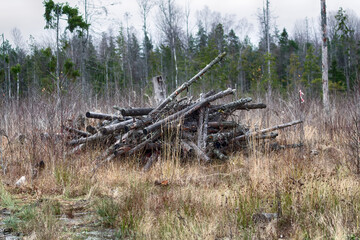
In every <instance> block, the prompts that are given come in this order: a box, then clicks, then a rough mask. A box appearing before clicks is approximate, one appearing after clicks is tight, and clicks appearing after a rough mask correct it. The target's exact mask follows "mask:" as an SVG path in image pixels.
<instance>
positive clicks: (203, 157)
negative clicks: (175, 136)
mask: <svg viewBox="0 0 360 240" xmlns="http://www.w3.org/2000/svg"><path fill="white" fill-rule="evenodd" d="M185 142H186V143H187V144H188V145H190V147H192V148H193V149H194V152H195V154H196V155H197V156H198V158H199V159H201V160H203V161H204V162H206V163H208V162H210V158H209V156H208V155H206V153H205V152H204V151H203V150H201V149H200V148H199V147H198V146H197V145H196V144H195V143H194V142H192V141H185Z"/></svg>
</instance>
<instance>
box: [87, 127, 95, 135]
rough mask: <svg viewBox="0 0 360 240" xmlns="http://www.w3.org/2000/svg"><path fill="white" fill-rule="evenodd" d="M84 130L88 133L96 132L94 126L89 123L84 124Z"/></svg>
mask: <svg viewBox="0 0 360 240" xmlns="http://www.w3.org/2000/svg"><path fill="white" fill-rule="evenodd" d="M86 131H87V132H88V133H91V134H96V133H97V130H96V128H94V127H93V126H91V125H87V126H86Z"/></svg>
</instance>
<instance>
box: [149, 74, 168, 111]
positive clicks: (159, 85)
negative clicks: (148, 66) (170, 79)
mask: <svg viewBox="0 0 360 240" xmlns="http://www.w3.org/2000/svg"><path fill="white" fill-rule="evenodd" d="M152 84H153V87H154V99H155V101H156V104H160V103H161V102H162V101H164V100H165V98H166V95H167V93H166V84H165V80H164V79H163V77H162V76H161V75H159V76H156V77H153V78H152Z"/></svg>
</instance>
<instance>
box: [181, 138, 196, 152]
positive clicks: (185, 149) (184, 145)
mask: <svg viewBox="0 0 360 240" xmlns="http://www.w3.org/2000/svg"><path fill="white" fill-rule="evenodd" d="M180 146H181V149H182V150H183V152H185V153H187V154H191V153H192V152H193V151H194V150H193V148H192V147H191V146H190V145H189V144H188V143H187V142H186V141H184V140H183V139H181V140H180Z"/></svg>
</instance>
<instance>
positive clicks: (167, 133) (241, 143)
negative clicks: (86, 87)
mask: <svg viewBox="0 0 360 240" xmlns="http://www.w3.org/2000/svg"><path fill="white" fill-rule="evenodd" d="M224 56H225V53H222V54H220V55H219V56H218V57H217V58H215V59H214V60H213V61H212V62H211V63H209V64H208V65H207V66H206V67H205V68H204V69H202V70H201V71H200V72H199V73H198V74H196V75H195V76H194V77H193V78H191V79H190V80H189V81H187V82H185V83H184V84H182V85H181V86H180V87H178V88H177V89H176V90H175V91H174V92H172V93H171V94H170V95H169V96H168V97H166V98H165V99H163V100H162V101H161V102H160V104H159V105H158V106H157V107H155V108H130V109H129V108H121V107H118V106H114V109H115V110H117V111H118V113H117V114H105V113H95V112H87V113H86V117H87V118H92V119H98V120H99V123H98V124H97V126H91V125H88V126H87V127H86V131H84V130H80V129H77V128H74V127H66V126H64V130H66V131H68V132H69V133H71V134H72V136H73V139H71V140H70V141H69V142H68V143H67V145H68V146H69V147H71V149H70V150H69V151H68V154H74V153H76V152H79V151H82V150H84V149H86V147H87V146H94V145H102V146H105V150H104V152H103V153H102V155H101V156H100V157H99V159H98V165H102V164H103V163H106V162H108V161H111V160H113V159H115V158H121V157H125V156H134V155H136V154H139V156H143V159H144V163H145V167H144V168H145V169H149V167H150V166H151V164H152V163H153V162H154V161H155V160H156V159H157V156H158V155H159V154H160V153H161V151H162V150H164V148H166V145H167V144H169V143H170V144H171V146H172V149H173V150H176V151H179V153H180V154H181V156H188V157H190V158H192V156H194V157H196V158H197V159H198V160H199V161H203V162H210V161H211V160H212V159H215V158H217V159H222V160H224V159H227V155H228V154H229V153H230V152H233V151H238V150H241V149H244V148H245V149H246V148H248V147H249V146H250V145H249V144H250V142H251V140H260V139H274V138H276V137H277V136H278V133H277V132H273V131H275V130H278V129H282V128H286V127H289V126H292V125H295V124H299V123H301V122H302V121H300V120H297V121H293V122H290V123H285V124H281V125H277V126H274V127H270V128H266V129H262V130H251V129H250V128H249V127H248V126H245V125H243V124H241V123H238V122H235V121H229V120H228V119H229V116H231V115H232V114H233V113H234V112H235V111H237V110H251V109H263V108H266V105H265V104H263V103H252V102H251V101H252V99H251V98H241V99H238V100H236V101H233V102H230V103H224V104H218V105H217V104H213V102H214V101H216V100H218V99H221V98H224V97H226V96H228V95H232V94H234V92H235V89H231V88H229V89H226V90H224V91H220V92H215V91H213V90H212V91H209V92H207V93H203V94H200V97H199V98H198V99H193V97H183V98H180V97H179V94H180V93H181V92H183V91H184V90H186V89H187V88H188V87H189V86H190V85H191V84H192V83H194V82H195V81H197V80H198V79H200V78H201V76H202V75H203V74H204V73H205V72H206V71H208V70H209V69H210V68H211V67H212V66H214V65H215V64H216V63H218V62H219V61H220V60H221V59H223V58H224ZM276 147H277V148H278V147H279V145H277V146H276Z"/></svg>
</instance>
